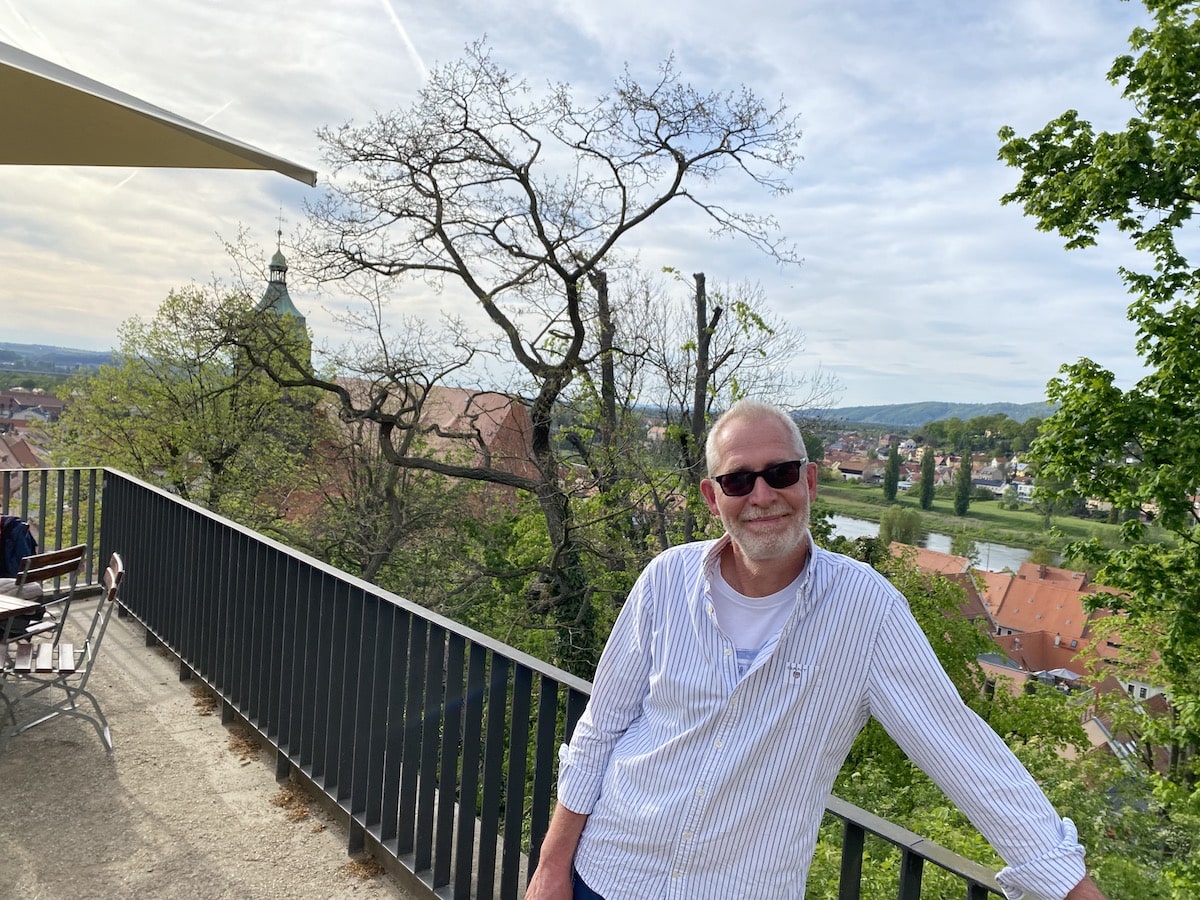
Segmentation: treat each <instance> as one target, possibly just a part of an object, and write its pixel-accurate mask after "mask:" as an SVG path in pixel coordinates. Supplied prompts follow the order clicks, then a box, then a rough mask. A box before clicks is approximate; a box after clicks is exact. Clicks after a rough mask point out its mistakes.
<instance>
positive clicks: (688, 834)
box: [683, 831, 692, 841]
mask: <svg viewBox="0 0 1200 900" xmlns="http://www.w3.org/2000/svg"><path fill="white" fill-rule="evenodd" d="M683 839H684V840H685V841H690V840H691V839H692V833H691V832H690V831H685V832H684V833H683Z"/></svg>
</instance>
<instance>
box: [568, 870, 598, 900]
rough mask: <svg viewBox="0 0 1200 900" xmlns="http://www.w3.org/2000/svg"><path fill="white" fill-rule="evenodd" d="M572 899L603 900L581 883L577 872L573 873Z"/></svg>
mask: <svg viewBox="0 0 1200 900" xmlns="http://www.w3.org/2000/svg"><path fill="white" fill-rule="evenodd" d="M573 897H574V900H604V898H603V897H601V896H600V895H599V894H597V893H596V892H595V891H593V890H592V889H591V888H590V887H588V886H587V885H586V884H584V883H583V879H582V878H580V877H579V873H578V872H576V873H575V893H574V895H573Z"/></svg>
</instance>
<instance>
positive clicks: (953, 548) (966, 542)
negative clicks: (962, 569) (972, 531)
mask: <svg viewBox="0 0 1200 900" xmlns="http://www.w3.org/2000/svg"><path fill="white" fill-rule="evenodd" d="M950 552H951V553H953V554H954V555H955V556H965V557H966V558H967V559H969V560H970V561H971V562H972V564H978V562H979V547H978V546H977V545H976V544H975V539H974V538H973V537H971V535H969V534H967V532H965V531H956V532H955V533H954V534H952V535H950Z"/></svg>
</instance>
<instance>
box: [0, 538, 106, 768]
mask: <svg viewBox="0 0 1200 900" xmlns="http://www.w3.org/2000/svg"><path fill="white" fill-rule="evenodd" d="M124 577H125V565H124V563H123V561H122V560H121V557H120V555H119V554H116V553H114V554H113V555H112V558H111V559H110V560H109V564H108V567H107V568H106V569H105V571H104V596H102V597H101V598H100V599H99V601H97V604H96V612H95V614H94V615H93V616H92V622H91V626H90V627H89V628H88V631H87V636H86V637H85V638H84V641H83V644H82V646H79V647H76V646H75V645H74V644H73V643H69V642H67V641H64V640H57V639H56V640H53V641H50V640H41V641H36V640H35V641H21V642H19V643H18V644H17V645H16V657H15V660H14V662H13V665H12V668H11V669H10V670H9V678H10V684H12V685H13V686H14V687H15V688H16V689H17V690H16V697H15V699H13V700H12V709H11V712H12V713H13V720H14V724H13V727H12V728H8V729H5V730H4V731H3V732H0V749H3V746H4V744H5V743H6V742H7V739H8V738H11V737H14V736H15V735H17V734H20V733H22V732H24V731H28V730H29V729H30V728H33V727H34V726H37V725H41V724H42V723H44V722H49V721H50V720H52V719H55V718H57V717H58V716H73V717H75V718H78V719H83V720H84V721H86V722H90V723H91V724H92V726H93V727H94V728H95V729H96V733H97V734H98V735H99V736H100V741H101V743H102V744H104V749H105V750H106V751H107V752H108V753H110V754H111V753H112V752H113V742H112V733H111V732H110V731H109V727H108V719H106V718H105V716H104V712H103V710H101V709H100V704H99V702H97V700H96V697H95V696H94V695H93V694H92V693H91V692H90V691H88V689H87V683H88V678H89V677H90V676H91V674H92V669H93V667H94V666H95V665H96V660H97V658H98V657H99V655H100V645H101V642H102V641H103V640H104V632H105V631H106V630H107V629H108V621H109V619H110V618H112V614H113V610H114V609H115V608H116V605H117V603H116V600H117V589H118V587H120V584H121V581H122V579H123V578H124ZM60 628H61V625H60ZM82 700H86V701H87V702H88V703H89V704H90V708H81V707H80V701H82Z"/></svg>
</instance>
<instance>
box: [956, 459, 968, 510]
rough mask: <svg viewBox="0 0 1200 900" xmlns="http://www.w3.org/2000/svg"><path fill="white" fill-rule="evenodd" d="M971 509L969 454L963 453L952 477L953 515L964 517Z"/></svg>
mask: <svg viewBox="0 0 1200 900" xmlns="http://www.w3.org/2000/svg"><path fill="white" fill-rule="evenodd" d="M970 508H971V454H970V453H964V454H963V456H962V461H961V462H960V463H959V466H958V472H957V473H955V476H954V514H955V515H956V516H965V515H966V514H967V510H968V509H970Z"/></svg>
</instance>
